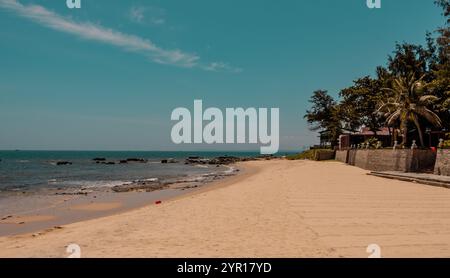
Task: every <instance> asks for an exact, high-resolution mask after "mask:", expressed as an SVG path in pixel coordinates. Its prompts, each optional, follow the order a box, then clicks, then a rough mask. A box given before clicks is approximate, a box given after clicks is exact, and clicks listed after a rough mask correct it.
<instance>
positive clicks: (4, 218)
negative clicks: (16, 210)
mask: <svg viewBox="0 0 450 278" xmlns="http://www.w3.org/2000/svg"><path fill="white" fill-rule="evenodd" d="M12 217H13V216H12V215H8V216H5V217H3V218H2V221H3V220H7V219H9V218H12Z"/></svg>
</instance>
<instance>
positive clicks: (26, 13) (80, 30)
mask: <svg viewBox="0 0 450 278" xmlns="http://www.w3.org/2000/svg"><path fill="white" fill-rule="evenodd" d="M0 8H5V9H8V10H10V11H12V12H14V13H16V14H18V15H20V16H22V17H24V18H28V19H30V20H32V21H34V22H36V23H39V24H40V25H42V26H45V27H48V28H51V29H54V30H57V31H60V32H64V33H68V34H72V35H75V36H77V37H79V38H82V39H87V40H92V41H97V42H101V43H105V44H109V45H113V46H116V47H119V48H121V49H123V50H126V51H133V52H137V53H140V54H142V55H144V56H146V57H148V58H150V59H151V60H152V61H154V62H157V63H161V64H170V65H175V66H180V67H187V68H193V67H200V68H202V66H201V65H200V64H199V63H198V61H199V59H200V57H199V56H197V55H195V54H190V53H186V52H183V51H181V50H167V49H163V48H161V47H158V46H157V45H155V44H154V43H153V42H152V41H150V40H148V39H144V38H141V37H138V36H135V35H130V34H125V33H122V32H119V31H116V30H113V29H109V28H105V27H103V26H101V25H97V24H93V23H91V22H76V21H74V20H72V19H69V18H65V17H63V16H60V15H58V14H56V13H54V12H53V11H50V10H48V9H46V8H45V7H43V6H39V5H33V4H30V5H24V4H21V3H20V2H18V1H17V0H0Z"/></svg>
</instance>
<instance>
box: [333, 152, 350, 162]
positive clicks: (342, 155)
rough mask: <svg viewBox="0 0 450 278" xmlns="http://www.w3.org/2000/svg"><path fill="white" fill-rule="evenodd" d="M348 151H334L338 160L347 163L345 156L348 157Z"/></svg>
mask: <svg viewBox="0 0 450 278" xmlns="http://www.w3.org/2000/svg"><path fill="white" fill-rule="evenodd" d="M348 153H349V151H347V150H345V151H336V160H337V161H340V162H344V163H347V162H348V161H347V157H348Z"/></svg>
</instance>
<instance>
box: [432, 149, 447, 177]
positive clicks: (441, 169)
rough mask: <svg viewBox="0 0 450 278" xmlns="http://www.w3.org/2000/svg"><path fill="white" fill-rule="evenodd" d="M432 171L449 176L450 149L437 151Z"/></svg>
mask: <svg viewBox="0 0 450 278" xmlns="http://www.w3.org/2000/svg"><path fill="white" fill-rule="evenodd" d="M434 173H435V174H436V175H443V176H450V150H438V151H437V158H436V165H435V167H434Z"/></svg>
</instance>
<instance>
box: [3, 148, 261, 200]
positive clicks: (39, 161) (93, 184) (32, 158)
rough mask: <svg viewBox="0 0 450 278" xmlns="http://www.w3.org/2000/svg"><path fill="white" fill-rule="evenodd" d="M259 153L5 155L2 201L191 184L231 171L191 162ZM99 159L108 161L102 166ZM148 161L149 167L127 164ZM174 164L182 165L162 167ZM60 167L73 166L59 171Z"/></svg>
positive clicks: (81, 152)
mask: <svg viewBox="0 0 450 278" xmlns="http://www.w3.org/2000/svg"><path fill="white" fill-rule="evenodd" d="M258 155H259V153H256V152H154V151H143V152H142V151H141V152H133V151H130V152H125V151H123V152H121V151H0V195H2V194H8V193H14V192H20V193H30V192H31V193H32V192H43V191H45V190H52V189H53V190H65V189H80V188H93V189H95V188H97V189H98V188H112V187H114V186H117V185H123V184H126V183H130V182H134V181H137V180H159V181H164V180H165V179H170V180H173V179H186V178H187V177H196V176H202V175H211V174H215V173H218V172H224V171H229V167H225V166H221V167H217V166H216V165H187V164H185V163H184V161H185V159H186V158H188V157H193V156H196V157H197V156H199V157H204V158H212V157H218V156H236V157H254V156H258ZM95 158H104V159H105V161H102V162H113V163H114V164H112V163H111V164H103V163H96V161H94V159H95ZM130 158H131V159H133V158H136V159H143V160H145V161H146V162H145V163H139V162H129V163H123V164H121V163H120V161H121V160H127V159H130ZM166 159H172V160H175V161H176V163H167V164H163V163H161V161H162V160H166ZM58 162H60V163H61V162H70V164H66V165H58Z"/></svg>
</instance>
